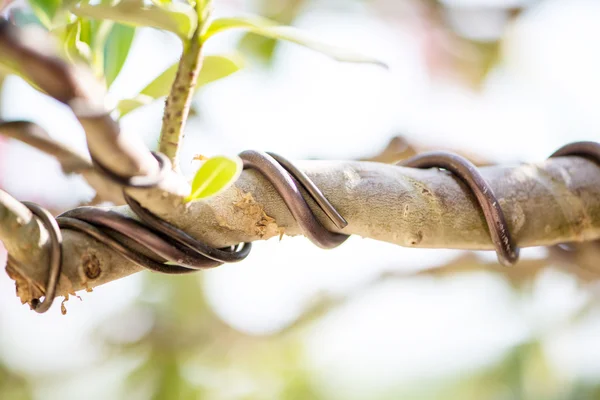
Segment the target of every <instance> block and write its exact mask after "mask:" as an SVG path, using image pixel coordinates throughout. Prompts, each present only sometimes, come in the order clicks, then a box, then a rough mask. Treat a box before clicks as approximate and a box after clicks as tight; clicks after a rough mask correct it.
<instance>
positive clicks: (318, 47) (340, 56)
mask: <svg viewBox="0 0 600 400" xmlns="http://www.w3.org/2000/svg"><path fill="white" fill-rule="evenodd" d="M232 29H242V30H245V31H248V32H252V33H255V34H257V35H261V36H265V37H269V38H273V39H281V40H286V41H288V42H292V43H296V44H299V45H301V46H304V47H307V48H309V49H312V50H315V51H318V52H319V53H322V54H325V55H327V56H329V57H332V58H333V59H335V60H338V61H344V62H352V63H368V64H376V65H379V66H382V67H385V68H387V65H386V64H385V63H383V62H381V61H379V60H377V59H374V58H371V57H367V56H364V55H362V54H359V53H356V52H354V51H351V50H346V49H342V48H339V47H336V46H332V45H329V44H326V43H323V42H322V41H320V40H319V39H316V38H314V37H311V36H310V35H309V34H307V33H305V32H303V31H301V30H299V29H296V28H293V27H291V26H283V25H279V24H277V23H276V22H274V21H271V20H269V19H266V18H262V17H239V18H219V19H215V20H214V21H212V23H211V24H210V26H209V27H208V29H207V30H206V32H204V34H203V35H202V41H206V40H208V39H209V38H210V37H212V36H214V35H216V34H217V33H221V32H224V31H228V30H232Z"/></svg>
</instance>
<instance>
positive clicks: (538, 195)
mask: <svg viewBox="0 0 600 400" xmlns="http://www.w3.org/2000/svg"><path fill="white" fill-rule="evenodd" d="M298 165H299V166H301V167H302V169H304V171H306V173H307V174H308V175H309V177H310V178H311V179H313V180H314V182H315V183H316V184H317V185H318V186H319V187H320V188H321V189H322V191H323V193H324V194H325V195H326V196H327V198H328V199H329V200H330V201H331V203H332V204H333V205H334V206H335V207H336V208H337V209H338V210H339V211H340V213H341V214H342V215H343V216H344V217H345V218H346V219H347V220H348V223H349V224H348V226H347V227H346V228H344V229H343V230H341V232H343V233H346V234H353V235H359V236H363V237H368V238H372V239H376V240H382V241H386V242H390V243H395V244H398V245H401V246H408V247H425V248H456V249H472V250H491V249H493V246H492V243H491V240H490V236H489V233H488V231H487V225H486V223H485V220H484V218H483V214H482V213H481V211H480V210H479V207H478V206H477V203H476V201H475V200H474V198H473V196H472V195H471V193H470V192H469V191H468V189H467V188H466V187H465V186H464V185H463V184H462V183H461V182H460V181H458V180H457V179H456V178H454V177H453V176H452V175H450V174H449V173H447V172H445V171H440V170H434V169H432V170H417V169H411V168H402V167H396V166H391V165H384V164H379V163H369V162H333V161H305V162H299V163H298ZM481 172H482V174H483V176H484V177H485V178H486V179H487V180H488V182H489V183H490V185H491V186H492V188H493V190H494V192H495V194H496V196H497V197H498V199H499V201H500V203H501V206H502V209H503V211H504V213H505V214H506V217H507V220H508V222H509V225H510V231H511V233H512V234H513V235H514V238H515V240H516V242H517V244H518V245H519V246H522V247H527V246H540V245H544V246H548V245H553V244H557V243H563V242H576V241H587V240H593V239H598V238H600V168H599V167H598V166H597V165H596V164H595V163H593V162H591V161H588V160H586V159H583V158H578V157H561V158H553V159H550V160H547V161H545V162H543V163H540V164H525V165H520V166H517V167H513V168H510V167H503V166H494V167H484V168H482V169H481ZM307 201H308V202H309V204H310V206H311V208H312V209H313V211H314V212H315V214H316V215H317V217H318V219H319V220H320V221H321V222H322V223H323V224H324V225H325V226H326V227H327V228H328V229H330V230H332V231H338V232H340V230H339V229H336V227H335V226H334V225H333V224H331V223H330V222H329V220H328V218H327V217H326V216H325V215H324V214H323V213H322V212H321V211H320V209H319V208H318V207H317V206H316V205H315V204H314V203H313V202H312V200H310V199H308V198H307ZM114 209H115V210H117V211H118V212H121V213H123V214H126V215H130V216H132V214H131V213H130V210H129V209H128V208H127V207H115V208H114ZM162 217H163V218H164V219H165V220H167V221H168V222H170V223H172V224H174V225H176V226H178V227H179V228H181V229H183V230H185V231H186V232H188V233H189V234H191V235H192V236H194V237H196V238H198V239H200V240H203V241H205V242H207V243H209V244H211V245H213V246H219V247H221V246H226V245H231V244H235V243H238V242H240V241H247V242H248V241H254V240H264V239H268V238H271V237H273V236H278V235H280V234H283V233H285V234H287V235H298V234H301V232H300V230H299V227H298V225H297V224H296V223H295V221H294V219H293V217H292V216H291V214H290V213H289V211H288V210H287V208H286V206H285V204H284V203H283V201H282V200H281V198H280V197H279V195H278V194H277V193H276V192H275V191H274V189H273V188H272V186H271V185H270V184H269V183H268V182H267V181H266V180H265V179H264V178H263V177H262V176H261V175H259V174H258V173H256V172H254V171H251V170H248V171H245V172H244V173H243V174H242V176H241V178H240V179H239V180H238V182H237V183H236V185H235V186H234V187H232V188H230V189H229V190H227V191H226V192H224V193H223V194H221V195H219V196H217V197H214V198H211V199H209V200H208V201H203V202H200V201H198V202H193V203H191V204H190V205H189V207H188V208H187V209H185V210H184V211H181V209H173V210H171V212H168V213H165V214H164V215H162ZM36 226H38V228H40V229H41V230H43V228H41V227H39V225H36ZM23 229H31V227H30V225H28V224H25V225H22V226H20V227H19V229H17V230H6V229H4V230H0V234H2V239H3V240H4V241H5V242H7V247H9V248H10V249H13V252H14V253H13V254H12V255H11V256H12V258H13V259H15V260H17V261H18V266H17V267H15V268H13V269H14V271H13V274H12V275H13V276H16V277H17V279H16V280H17V282H18V284H19V285H24V284H25V285H31V284H32V283H31V282H36V283H37V284H38V285H39V286H41V287H43V283H44V282H45V276H44V272H45V268H46V265H47V256H48V255H47V253H46V252H44V251H37V252H36V251H22V250H20V249H21V247H19V246H18V241H20V240H22V239H23V238H24V237H26V236H25V235H22V234H21V233H20V232H21V230H23ZM9 231H10V232H11V233H9ZM38 236H43V235H38ZM32 237H34V236H32ZM42 244H43V243H42ZM29 247H31V246H29ZM63 248H64V256H63V275H64V279H62V280H61V282H60V285H59V289H58V293H59V294H61V295H64V294H66V293H68V292H72V291H74V290H80V289H85V288H91V287H94V286H98V285H100V284H104V283H106V282H109V281H112V280H115V279H119V278H121V277H124V276H127V275H129V274H132V273H135V272H137V271H139V270H140V267H138V266H136V265H134V264H132V263H130V262H128V261H126V260H125V259H123V258H122V257H121V256H119V255H117V254H114V253H112V252H111V251H109V250H107V249H106V248H104V247H103V246H101V245H99V244H98V243H96V242H95V241H94V240H92V239H90V238H88V237H86V236H85V235H83V234H80V233H77V232H71V231H64V246H63ZM40 249H42V250H43V249H44V246H43V245H42V246H40ZM30 250H31V249H30ZM34 250H35V249H34ZM375 256H376V255H375ZM515 268H519V265H518V264H517V266H516V267H515ZM15 272H16V274H15ZM19 277H20V279H19ZM30 292H31V290H25V289H21V290H20V291H19V293H20V294H21V299H22V300H23V301H29V300H30V298H28V297H27V294H28V293H30ZM24 296H25V297H24Z"/></svg>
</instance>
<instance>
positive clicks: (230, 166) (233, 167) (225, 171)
mask: <svg viewBox="0 0 600 400" xmlns="http://www.w3.org/2000/svg"><path fill="white" fill-rule="evenodd" d="M243 168H244V164H243V162H242V159H241V158H239V157H235V158H228V157H225V156H217V157H212V158H209V159H208V160H206V161H205V162H204V163H203V164H202V166H201V167H200V168H199V169H198V171H197V172H196V175H195V176H194V180H193V181H192V193H191V194H190V195H189V196H188V197H186V199H185V201H186V202H190V201H192V200H197V199H206V198H208V197H211V196H215V195H216V194H219V193H221V192H222V191H224V190H225V189H227V188H228V187H229V186H231V185H232V184H233V183H234V182H235V181H236V180H237V178H238V177H239V176H240V174H241V173H242V169H243Z"/></svg>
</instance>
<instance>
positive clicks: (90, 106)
mask: <svg viewBox="0 0 600 400" xmlns="http://www.w3.org/2000/svg"><path fill="white" fill-rule="evenodd" d="M48 42H49V38H48V36H47V34H45V33H43V32H40V31H39V30H37V29H35V28H27V29H21V28H17V27H16V26H13V25H11V24H10V23H8V22H6V21H3V20H0V63H3V62H4V63H7V64H8V65H11V66H12V67H13V68H14V69H16V70H17V71H19V72H20V74H21V75H22V76H23V77H24V78H25V79H26V80H28V81H29V82H32V84H34V85H35V86H37V87H38V88H39V89H40V90H42V91H43V92H45V93H47V94H48V95H50V96H51V97H53V98H55V99H56V100H58V101H60V102H62V103H64V104H66V105H67V106H69V107H70V108H71V109H72V110H73V113H74V114H75V116H76V117H77V119H78V120H79V122H80V123H81V125H82V127H83V129H84V131H85V134H86V139H87V143H88V148H89V150H90V153H91V154H92V156H93V157H94V158H95V160H96V161H97V162H99V163H100V164H102V165H103V166H104V167H105V168H107V169H108V170H110V171H112V172H113V173H115V174H117V175H120V176H123V177H126V178H129V177H132V176H136V175H152V174H154V173H156V172H157V171H158V163H157V162H156V160H155V159H154V157H153V156H152V154H151V153H150V151H149V150H148V149H147V148H146V146H145V145H144V144H143V142H142V141H141V139H140V138H139V137H137V136H135V135H131V134H129V133H126V132H121V130H120V128H119V125H118V124H117V123H116V122H115V121H114V120H113V119H112V118H111V116H110V112H109V110H107V109H106V107H105V105H104V95H105V91H104V89H103V87H102V86H101V85H100V84H99V82H98V81H97V80H96V79H95V78H94V77H93V75H92V74H91V73H90V72H89V71H87V70H85V69H82V68H78V67H76V66H74V65H70V64H67V63H65V62H64V61H63V60H61V59H60V58H59V57H58V56H56V55H55V53H54V52H53V51H51V49H53V48H54V46H53V44H52V43H48ZM189 191H190V189H189V184H188V183H187V182H186V181H185V180H184V179H183V177H182V176H180V175H178V174H176V173H171V174H170V175H168V176H167V178H166V179H165V180H164V181H162V182H161V184H160V185H158V186H157V187H156V188H150V189H137V190H131V191H130V192H129V194H130V195H131V196H132V197H134V198H135V199H136V200H137V201H138V202H140V204H142V205H143V206H144V207H146V208H148V209H149V210H151V211H153V212H156V213H158V214H159V215H160V214H161V213H163V212H166V211H168V210H172V209H173V208H174V207H175V208H183V207H184V206H183V197H185V196H186V195H187V194H189Z"/></svg>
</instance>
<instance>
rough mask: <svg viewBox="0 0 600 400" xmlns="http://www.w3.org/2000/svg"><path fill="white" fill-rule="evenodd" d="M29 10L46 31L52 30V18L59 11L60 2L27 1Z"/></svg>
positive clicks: (54, 0)
mask: <svg viewBox="0 0 600 400" xmlns="http://www.w3.org/2000/svg"><path fill="white" fill-rule="evenodd" d="M29 4H30V5H31V9H32V10H33V12H34V13H35V15H36V16H37V17H38V19H39V20H40V22H41V23H42V24H43V25H44V26H45V27H46V28H48V29H52V27H53V21H54V17H55V16H56V13H57V12H58V10H59V9H60V6H61V1H60V0H29Z"/></svg>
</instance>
